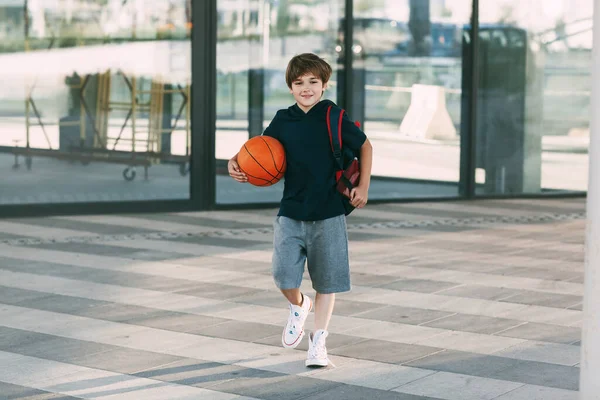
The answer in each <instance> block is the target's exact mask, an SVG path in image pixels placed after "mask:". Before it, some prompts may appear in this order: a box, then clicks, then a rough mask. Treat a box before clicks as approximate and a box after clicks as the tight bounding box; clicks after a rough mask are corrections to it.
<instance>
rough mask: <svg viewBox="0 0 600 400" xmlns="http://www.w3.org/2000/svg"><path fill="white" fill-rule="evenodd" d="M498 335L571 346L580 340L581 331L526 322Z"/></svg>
mask: <svg viewBox="0 0 600 400" xmlns="http://www.w3.org/2000/svg"><path fill="white" fill-rule="evenodd" d="M498 335H500V336H508V337H514V338H519V339H528V340H539V341H542V342H552V343H563V344H571V343H574V342H577V341H579V340H580V339H581V329H579V328H572V327H567V326H557V325H546V324H538V323H535V322H528V323H526V324H523V325H520V326H517V327H514V328H511V329H508V330H506V331H503V332H500V333H498Z"/></svg>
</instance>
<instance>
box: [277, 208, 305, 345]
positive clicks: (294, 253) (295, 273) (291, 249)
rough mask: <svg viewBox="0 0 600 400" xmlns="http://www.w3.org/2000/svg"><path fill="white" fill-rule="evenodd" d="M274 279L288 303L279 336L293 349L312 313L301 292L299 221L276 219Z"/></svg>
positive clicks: (302, 245)
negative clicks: (287, 311) (286, 316)
mask: <svg viewBox="0 0 600 400" xmlns="http://www.w3.org/2000/svg"><path fill="white" fill-rule="evenodd" d="M273 247H274V249H273V279H274V280H275V284H276V285H277V287H278V288H279V290H281V292H282V293H283V295H284V296H285V297H286V298H287V299H288V301H289V302H290V304H289V315H288V321H287V324H286V326H285V327H284V329H283V333H282V335H281V344H282V345H283V347H286V348H292V349H293V348H296V347H297V346H298V345H299V344H300V342H301V341H302V338H303V337H304V323H305V321H306V317H308V314H309V312H310V311H311V310H312V307H313V304H312V300H311V299H310V298H309V297H308V296H304V295H303V294H302V293H301V292H300V289H299V288H300V285H301V284H302V275H303V274H304V263H305V262H306V245H305V243H304V226H303V222H302V221H296V220H293V219H290V218H286V217H277V218H276V219H275V223H274V233H273Z"/></svg>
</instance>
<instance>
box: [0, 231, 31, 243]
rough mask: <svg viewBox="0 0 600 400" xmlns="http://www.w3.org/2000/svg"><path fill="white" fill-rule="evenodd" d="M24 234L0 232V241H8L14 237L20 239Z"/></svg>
mask: <svg viewBox="0 0 600 400" xmlns="http://www.w3.org/2000/svg"><path fill="white" fill-rule="evenodd" d="M24 237H25V236H21V235H12V234H10V233H6V232H0V242H3V241H10V240H15V239H22V238H24Z"/></svg>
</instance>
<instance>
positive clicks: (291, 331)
mask: <svg viewBox="0 0 600 400" xmlns="http://www.w3.org/2000/svg"><path fill="white" fill-rule="evenodd" d="M312 307H313V302H312V300H311V299H310V297H308V296H306V295H304V294H303V295H302V305H301V306H296V305H294V304H290V316H289V317H288V322H287V325H286V326H285V329H284V330H283V334H282V335H281V344H283V347H285V348H286V349H295V348H296V347H298V345H299V344H300V342H301V341H302V338H303V337H304V322H305V321H306V317H308V313H309V312H310V311H311V310H312Z"/></svg>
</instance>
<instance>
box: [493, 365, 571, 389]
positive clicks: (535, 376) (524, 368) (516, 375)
mask: <svg viewBox="0 0 600 400" xmlns="http://www.w3.org/2000/svg"><path fill="white" fill-rule="evenodd" d="M579 373H580V370H579V368H576V367H567V366H563V365H556V364H546V363H539V362H532V361H522V362H519V363H518V364H515V365H513V366H511V367H510V368H507V369H505V370H503V371H499V372H497V373H495V374H494V377H495V378H496V379H503V380H507V381H513V382H521V383H527V384H530V385H538V386H547V387H553V388H558V389H566V390H579Z"/></svg>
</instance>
